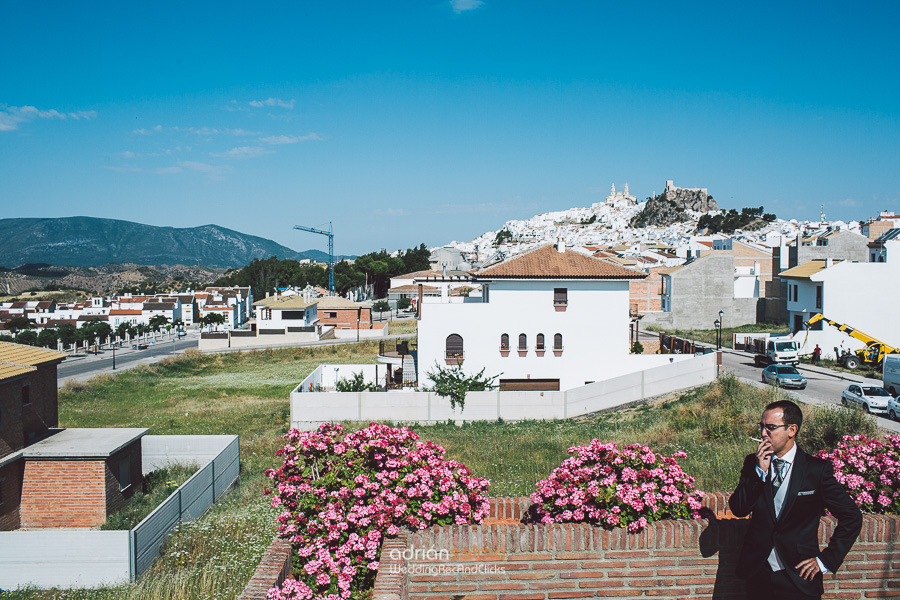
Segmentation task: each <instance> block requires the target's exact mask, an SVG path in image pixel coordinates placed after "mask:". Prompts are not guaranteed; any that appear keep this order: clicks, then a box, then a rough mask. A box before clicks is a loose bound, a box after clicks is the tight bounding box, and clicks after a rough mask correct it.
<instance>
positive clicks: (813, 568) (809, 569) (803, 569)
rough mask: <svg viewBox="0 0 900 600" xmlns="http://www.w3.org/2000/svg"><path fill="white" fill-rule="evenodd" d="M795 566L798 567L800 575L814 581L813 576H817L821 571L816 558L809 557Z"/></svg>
mask: <svg viewBox="0 0 900 600" xmlns="http://www.w3.org/2000/svg"><path fill="white" fill-rule="evenodd" d="M794 568H795V569H797V571H798V572H799V574H800V577H802V578H803V579H806V580H807V581H812V578H813V577H815V576H816V574H817V573H820V572H821V571H820V570H819V561H817V560H816V559H815V558H807V559H806V560H804V561H801V562H800V564H799V565H797V566H796V567H794Z"/></svg>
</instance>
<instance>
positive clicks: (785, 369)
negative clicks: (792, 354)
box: [762, 365, 806, 390]
mask: <svg viewBox="0 0 900 600" xmlns="http://www.w3.org/2000/svg"><path fill="white" fill-rule="evenodd" d="M762 380H763V383H771V384H772V385H776V386H778V387H783V388H797V389H798V390H805V389H806V377H804V376H803V375H802V374H801V373H800V371H798V370H797V369H796V368H795V367H792V366H790V365H769V366H768V367H766V368H765V369H763V370H762Z"/></svg>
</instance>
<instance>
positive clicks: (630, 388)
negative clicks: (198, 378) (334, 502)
mask: <svg viewBox="0 0 900 600" xmlns="http://www.w3.org/2000/svg"><path fill="white" fill-rule="evenodd" d="M717 357H718V355H717V354H715V353H711V354H705V355H702V356H691V355H654V356H652V357H651V356H648V357H647V358H650V359H653V360H651V361H648V363H652V366H650V367H649V368H647V369H643V370H639V371H635V372H631V373H628V374H624V375H619V376H617V377H609V378H607V379H604V380H602V381H597V382H595V383H592V384H589V385H585V386H581V387H577V388H574V389H570V390H567V391H560V392H500V391H490V392H469V394H468V395H466V403H465V409H464V410H459V409H458V408H457V409H455V410H454V409H451V408H450V401H449V399H447V398H442V397H440V396H438V395H437V394H435V393H431V392H413V391H396V392H345V393H338V392H301V390H307V389H309V383H310V382H312V383H314V384H315V383H319V384H320V385H324V386H325V387H328V383H329V382H331V383H332V385H333V381H334V375H333V373H332V374H330V373H329V371H333V367H334V366H336V365H324V366H323V367H324V368H321V367H320V368H319V369H316V371H314V373H313V375H310V377H309V378H307V379H306V380H304V382H303V383H301V384H300V385H298V386H297V388H295V389H294V391H293V392H292V393H291V427H296V428H297V429H300V430H311V429H316V428H317V427H318V426H319V425H321V424H322V423H331V422H340V421H355V422H362V423H367V422H370V421H390V422H394V423H410V424H413V423H414V424H431V423H436V422H441V421H447V420H451V419H452V420H454V421H457V422H459V421H495V420H497V419H499V418H502V419H503V420H506V421H521V420H524V419H564V418H568V417H576V416H579V415H584V414H588V413H592V412H596V411H599V410H608V409H611V408H615V407H617V406H621V405H623V404H629V403H631V402H636V401H639V400H642V399H644V398H650V397H653V396H658V395H660V394H666V393H671V392H675V391H678V390H682V389H686V388H690V387H694V386H697V385H702V384H706V383H710V382H712V381H713V380H715V378H716V374H717V371H718V366H717ZM670 361H671V362H670ZM343 366H346V367H359V366H362V365H343ZM366 366H370V367H374V365H366ZM373 370H374V369H373ZM317 373H318V374H317ZM329 377H330V380H329V379H328V378H329ZM323 381H324V382H325V383H324V384H322V383H321V382H323Z"/></svg>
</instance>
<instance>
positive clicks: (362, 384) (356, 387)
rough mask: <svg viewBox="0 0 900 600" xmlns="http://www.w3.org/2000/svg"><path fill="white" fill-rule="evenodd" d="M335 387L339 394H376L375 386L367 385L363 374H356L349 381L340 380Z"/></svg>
mask: <svg viewBox="0 0 900 600" xmlns="http://www.w3.org/2000/svg"><path fill="white" fill-rule="evenodd" d="M334 387H335V388H337V391H339V392H374V391H375V385H374V384H372V383H366V377H365V375H363V372H362V371H360V372H359V373H355V374H354V375H353V376H351V377H350V378H349V379H338V380H337V381H336V382H335V383H334Z"/></svg>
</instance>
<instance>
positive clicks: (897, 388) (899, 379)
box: [881, 354, 900, 398]
mask: <svg viewBox="0 0 900 600" xmlns="http://www.w3.org/2000/svg"><path fill="white" fill-rule="evenodd" d="M881 366H882V375H883V376H884V379H883V385H884V389H886V390H887V391H888V392H889V393H890V394H891V396H894V397H895V398H896V397H897V395H898V394H900V354H885V355H884V364H882V365H881Z"/></svg>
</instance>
